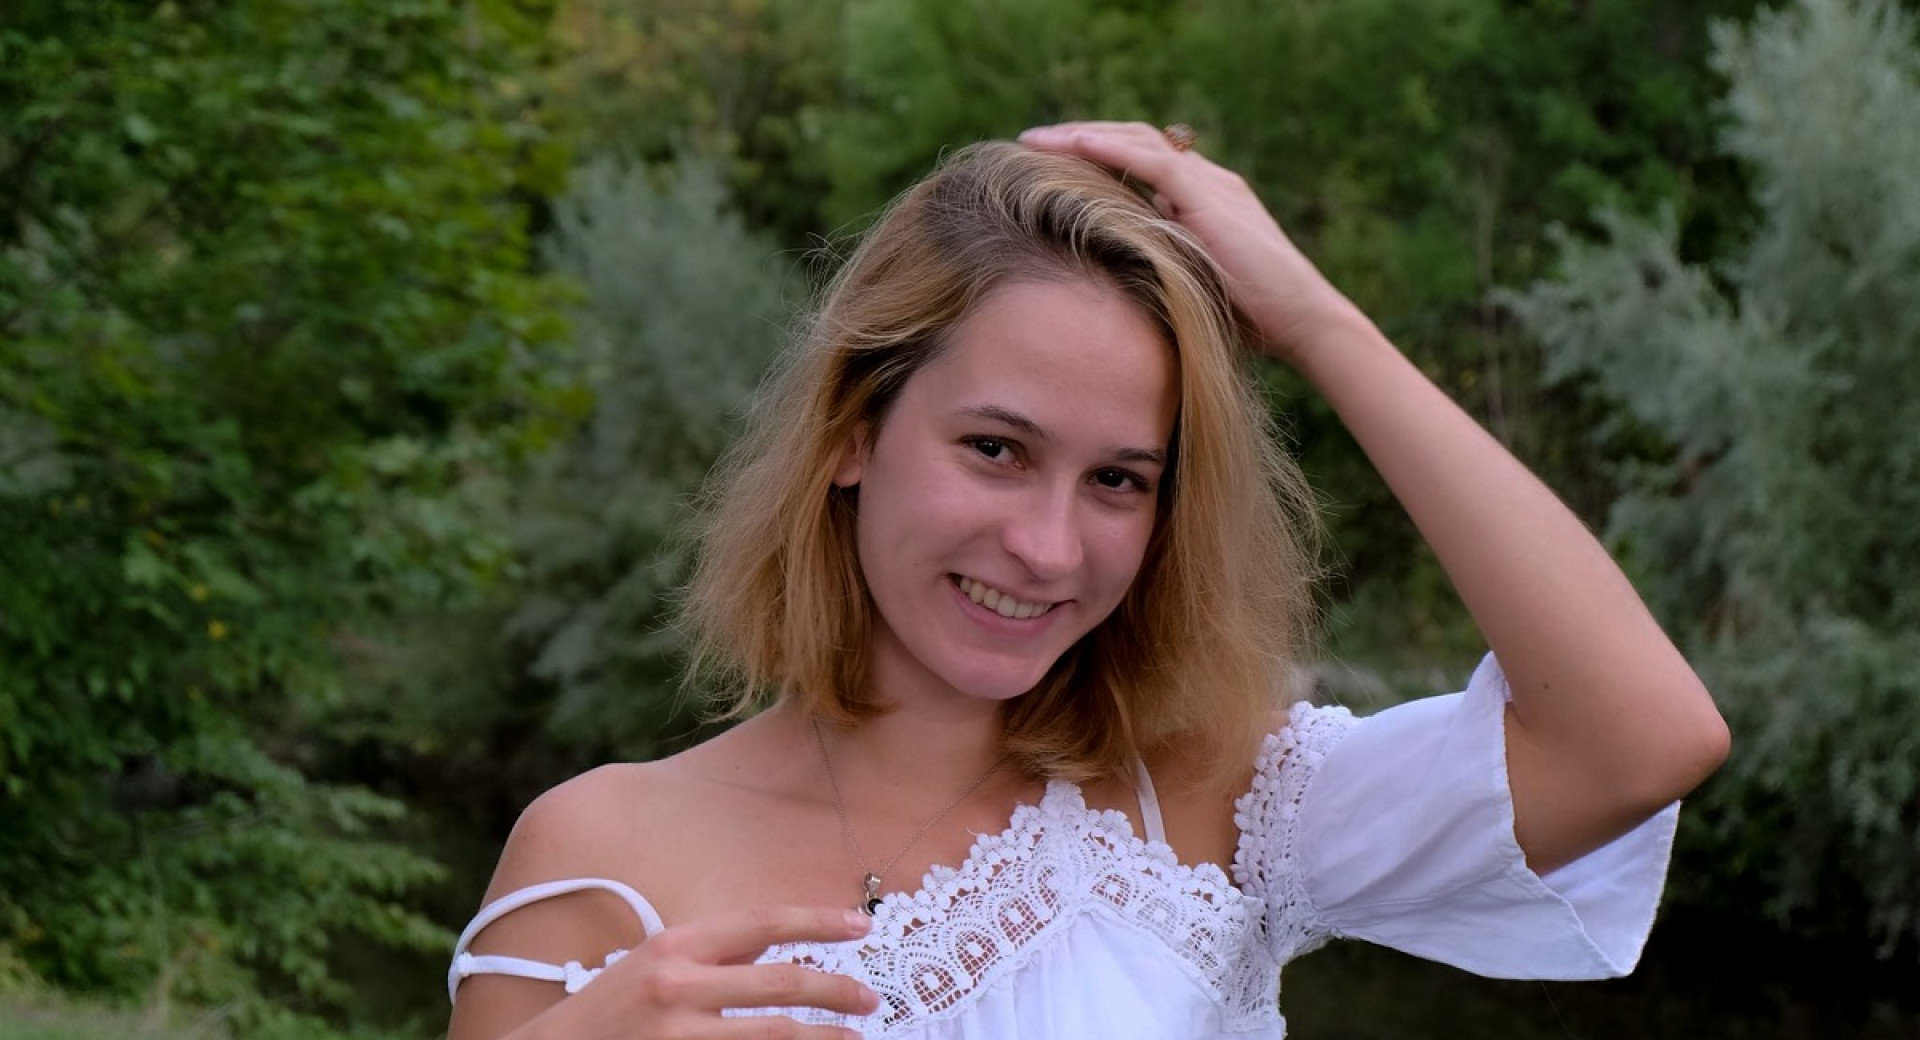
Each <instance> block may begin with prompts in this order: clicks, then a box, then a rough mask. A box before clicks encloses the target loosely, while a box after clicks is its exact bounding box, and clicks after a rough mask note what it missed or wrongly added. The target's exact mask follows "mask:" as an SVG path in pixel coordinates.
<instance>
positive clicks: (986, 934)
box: [447, 656, 1678, 1040]
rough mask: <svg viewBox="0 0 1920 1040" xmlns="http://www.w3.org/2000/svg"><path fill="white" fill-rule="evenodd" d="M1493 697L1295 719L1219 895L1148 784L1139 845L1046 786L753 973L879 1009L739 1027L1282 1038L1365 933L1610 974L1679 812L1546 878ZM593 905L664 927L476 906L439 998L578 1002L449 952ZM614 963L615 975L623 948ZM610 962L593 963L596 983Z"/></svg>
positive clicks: (1504, 963)
mask: <svg viewBox="0 0 1920 1040" xmlns="http://www.w3.org/2000/svg"><path fill="white" fill-rule="evenodd" d="M1507 696H1508V695H1507V686H1506V679H1505V677H1504V676H1503V675H1502V674H1501V672H1500V669H1499V666H1498V665H1497V663H1496V662H1495V661H1494V660H1493V658H1492V657H1491V656H1489V657H1488V658H1487V659H1486V661H1485V662H1483V663H1482V665H1481V666H1480V668H1479V669H1478V670H1477V671H1476V672H1475V673H1474V675H1473V678H1472V680H1471V681H1470V682H1469V683H1468V686H1467V689H1466V690H1465V691H1464V692H1462V693H1458V694H1453V695H1450V696H1446V697H1433V698H1428V699H1425V700H1419V701H1413V702H1410V703H1408V704H1403V705H1400V706H1398V707H1394V708H1390V709H1387V710H1386V711H1382V712H1380V713H1378V714H1376V715H1373V716H1370V717H1368V718H1365V719H1358V718H1355V717H1354V716H1353V715H1352V714H1351V713H1349V712H1348V711H1347V710H1346V709H1344V708H1316V707H1312V706H1310V705H1307V704H1299V705H1296V706H1295V707H1294V708H1293V710H1292V712H1291V714H1290V717H1289V721H1288V724H1287V725H1286V726H1285V727H1284V728H1283V729H1281V730H1280V731H1279V732H1278V733H1275V734H1272V735H1270V736H1268V737H1267V738H1266V740H1265V741H1264V743H1263V746H1262V748H1261V750H1260V755H1259V758H1258V761H1257V770H1256V772H1255V776H1254V781H1253V787H1252V789H1251V790H1249V791H1248V792H1247V793H1245V794H1244V795H1242V796H1241V797H1240V799H1239V800H1238V801H1237V802H1236V803H1235V813H1234V821H1235V823H1237V824H1238V825H1239V828H1240V840H1239V847H1238V850H1237V851H1236V852H1235V854H1234V861H1233V870H1232V876H1231V878H1229V877H1228V875H1227V873H1226V872H1224V871H1222V870H1221V869H1220V868H1218V867H1216V866H1214V865H1212V864H1201V865H1200V866H1197V867H1196V866H1188V865H1185V864H1182V863H1180V862H1178V861H1177V860H1176V859H1175V857H1174V854H1173V850H1172V849H1171V848H1170V847H1169V846H1168V845H1167V843H1166V839H1165V835H1164V833H1163V831H1162V828H1161V826H1160V813H1159V804H1158V801H1157V799H1156V798H1155V796H1154V794H1153V787H1152V780H1151V778H1150V777H1148V776H1147V774H1146V771H1145V770H1144V769H1139V770H1136V773H1137V779H1138V783H1139V787H1140V800H1141V807H1142V813H1141V814H1142V817H1143V819H1142V823H1143V829H1144V830H1145V831H1146V833H1145V834H1144V835H1136V834H1135V833H1134V832H1133V829H1132V827H1131V826H1130V824H1129V823H1128V821H1127V817H1126V815H1125V814H1123V813H1119V812H1113V811H1105V812H1095V811H1093V810H1090V809H1088V808H1087V806H1086V803H1085V801H1084V800H1083V799H1082V797H1081V792H1080V789H1079V788H1078V787H1077V786H1076V785H1074V784H1071V783H1065V782H1060V781H1055V782H1052V783H1049V784H1048V785H1047V790H1046V794H1045V795H1044V796H1043V797H1042V798H1041V800H1040V803H1039V804H1038V805H1021V806H1019V807H1018V808H1017V809H1015V810H1014V813H1013V818H1012V820H1011V821H1010V822H1009V824H1008V826H1007V829H1006V830H1005V831H1002V832H1001V833H999V834H997V835H983V836H981V837H980V839H979V840H978V841H977V842H976V843H975V844H974V846H973V851H972V852H971V853H969V854H968V856H967V858H966V860H965V861H963V862H962V863H961V864H960V865H959V866H958V867H935V868H934V869H933V870H932V871H931V872H930V873H929V874H928V875H927V877H926V880H925V883H924V884H923V886H922V887H921V888H920V890H919V891H917V892H913V893H895V894H892V895H889V896H887V897H886V898H885V900H884V902H883V903H882V904H881V906H880V908H879V910H878V912H877V913H876V914H875V917H874V927H873V930H872V932H871V933H869V934H868V935H867V936H866V937H865V938H862V939H859V940H854V941H851V942H845V943H795V944H789V945H783V946H776V947H773V948H771V949H769V950H767V951H766V952H765V953H763V954H762V955H761V956H760V958H759V960H760V963H774V962H781V961H786V962H791V963H796V964H802V965H806V966H809V967H814V968H818V969H820V970H823V971H830V972H836V973H840V974H845V975H849V976H852V977H853V978H856V979H859V980H861V981H862V982H865V983H866V984H867V985H869V986H872V987H873V988H874V989H875V990H876V991H878V992H879V994H880V996H881V1003H880V1009H879V1010H878V1011H877V1012H875V1013H874V1014H873V1015H870V1016H866V1017H849V1016H844V1015H838V1014H834V1013H830V1012H825V1011H821V1010H819V1009H810V1008H798V1009H795V1008H788V1009H740V1010H737V1011H732V1012H729V1013H730V1014H741V1015H752V1014H789V1015H792V1016H793V1017H795V1018H798V1019H800V1020H801V1021H803V1022H809V1023H834V1024H840V1025H847V1026H851V1027H853V1028H855V1029H858V1030H861V1031H862V1032H863V1033H864V1034H865V1035H866V1036H868V1037H896V1038H906V1037H913V1038H920V1040H962V1038H987V1037H993V1038H1019V1037H1090V1036H1127V1037H1143V1038H1166V1040H1174V1038H1180V1040H1189V1038H1205V1037H1226V1036H1234V1037H1259V1038H1266V1040H1280V1038H1281V1037H1284V1036H1285V1035H1286V1021H1285V1019H1284V1018H1283V1017H1282V1016H1281V1014H1280V1002H1279V998H1280V969H1281V968H1282V967H1283V966H1285V965H1286V964H1287V962H1289V961H1291V960H1292V959H1293V958H1295V957H1297V956H1299V955H1301V954H1303V953H1306V952H1308V951H1310V950H1313V949H1315V948H1317V947H1319V946H1321V945H1324V944H1325V943H1326V942H1327V941H1329V940H1331V939H1335V938H1355V939H1366V940H1369V941H1372V942H1377V943H1381V944H1383V945H1386V946H1391V947H1394V948H1395V949H1399V950H1403V951H1405V952H1407V953H1411V954H1415V955H1417V956H1420V957H1425V958H1429V959H1432V960H1437V961H1442V962H1444V963H1447V964H1451V965H1454V966H1456V967H1459V968H1463V969H1465V970H1467V971H1471V972H1475V973H1478V974H1481V975H1488V976H1493V977H1498V978H1528V979H1591V978H1606V977H1610V976H1615V975H1621V974H1625V973H1626V972H1628V971H1630V970H1632V968H1633V965H1634V963H1635V962H1636V961H1637V960H1638V959H1639V955H1640V949H1641V946H1642V945H1643V944H1644V943H1645V941H1646V936H1647V932H1648V929H1649V928H1651V926H1652V923H1653V915H1654V910H1655V908H1656V906H1657V905H1658V902H1659V898H1660V891H1661V888H1662V886H1663V884H1664V882H1665V877H1666V868H1667V859H1668V855H1669V852H1670V850H1671V848H1672V844H1673V831H1674V824H1675V821H1676V819H1677V812H1678V806H1677V805H1675V806H1669V807H1668V808H1667V809H1666V810H1665V811H1663V812H1661V813H1660V814H1659V815H1657V816H1655V817H1653V818H1652V819H1650V820H1648V821H1647V822H1645V823H1643V824H1641V825H1640V826H1639V827H1638V828H1636V829H1635V830H1633V831H1631V832H1630V833H1628V834H1626V835H1624V836H1622V837H1621V838H1619V839H1617V840H1615V841H1614V842H1612V843H1611V844H1609V845H1607V846H1605V847H1603V848H1601V849H1598V850H1596V851H1594V852H1592V853H1590V854H1588V855H1587V856H1585V857H1583V858H1582V859H1580V860H1577V861H1575V862H1574V863H1571V864H1569V865H1567V866H1565V867H1563V868H1561V869H1559V870H1556V871H1554V872H1553V873H1551V874H1548V875H1545V876H1544V877H1542V876H1540V875H1536V874H1534V873H1533V872H1532V871H1531V870H1529V869H1528V868H1527V865H1526V862H1525V859H1524V857H1523V855H1522V853H1521V851H1520V846H1519V844H1518V842H1517V841H1516V840H1515V839H1514V835H1513V803H1512V799H1511V797H1510V795H1509V793H1508V790H1507V768H1506V750H1505V740H1504V732H1503V720H1504V717H1505V706H1506V701H1507ZM582 888H597V889H605V890H609V891H613V892H615V893H617V894H619V895H621V896H622V897H623V898H624V899H626V901H627V902H628V904H629V905H630V906H632V907H633V910H634V912H635V914H637V915H638V916H639V918H640V920H641V922H642V924H643V926H644V928H645V930H646V933H647V934H648V935H649V936H651V935H653V934H654V933H655V932H657V931H658V930H659V929H660V927H661V924H660V918H659V915H658V914H657V913H655V912H654V910H653V908H652V906H650V905H649V904H648V903H647V901H646V899H645V898H644V897H642V896H641V895H640V894H639V893H637V892H635V891H633V890H632V889H631V888H629V887H627V886H626V885H622V884H620V883H619V882H615V881H603V880H599V879H580V880H576V881H564V882H554V883H551V884H547V885H535V886H532V887H530V888H527V889H522V890H520V891H518V892H515V893H512V894H511V895H508V896H505V897H503V898H501V899H500V900H497V901H496V902H494V903H492V904H489V905H488V906H487V907H485V908H484V909H482V910H481V912H480V914H479V915H478V916H476V917H475V918H474V920H473V922H472V923H471V924H470V925H468V926H467V929H466V931H465V932H464V933H463V934H462V935H461V936H460V941H459V944H458V945H457V946H456V948H455V952H454V959H453V966H452V969H451V970H450V971H449V973H448V978H447V986H448V993H449V996H451V995H452V994H453V993H454V991H455V990H456V989H457V988H458V986H459V983H460V980H461V979H462V978H464V977H466V976H468V975H474V974H482V973H499V974H510V975H518V976H522V977H528V978H537V979H546V980H549V981H553V982H558V983H561V984H563V985H564V986H565V987H566V990H567V992H568V993H573V992H576V991H578V990H579V989H580V988H581V987H582V986H584V985H586V984H587V983H588V982H589V981H591V980H592V978H593V977H594V976H595V975H597V974H599V971H600V970H601V968H590V967H584V966H582V965H580V964H577V963H569V964H565V965H550V964H543V963H539V962H534V961H528V960H523V959H520V958H513V957H500V956H483V955H475V954H471V953H468V952H466V951H467V946H468V944H469V943H470V942H471V941H472V939H473V937H474V936H475V935H477V934H479V932H480V930H481V929H483V928H485V927H486V926H487V925H488V924H490V923H492V922H493V921H495V920H498V919H499V918H500V917H501V916H502V915H503V914H506V913H509V912H511V911H513V910H515V909H518V908H519V907H521V906H525V905H527V904H528V903H531V902H535V901H537V900H539V899H544V898H547V897H550V896H554V895H559V894H562V893H563V892H571V891H578V890H580V889H582ZM625 952H626V951H624V950H616V951H614V952H613V953H611V954H609V955H608V957H607V958H606V962H605V963H606V964H612V963H613V962H614V961H616V960H618V959H619V958H620V957H621V956H623V955H624V954H625ZM604 966H605V965H602V967H604Z"/></svg>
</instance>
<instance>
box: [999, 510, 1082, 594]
mask: <svg viewBox="0 0 1920 1040" xmlns="http://www.w3.org/2000/svg"><path fill="white" fill-rule="evenodd" d="M1013 508H1014V513H1013V515H1011V516H1009V517H1007V519H1006V527H1005V537H1004V544H1005V545H1006V548H1007V551H1008V552H1009V553H1011V554H1012V555H1013V556H1014V557H1015V558H1017V559H1019V560H1020V562H1021V563H1023V564H1025V565H1026V568H1027V570H1028V571H1029V572H1031V573H1032V574H1033V576H1034V577H1036V578H1041V579H1048V580H1050V579H1054V578H1059V577H1062V576H1064V575H1066V574H1069V573H1071V572H1072V571H1073V570H1074V569H1075V568H1077V567H1079V566H1080V561H1081V557H1082V553H1083V546H1082V544H1081V532H1080V523H1079V515H1078V508H1079V505H1078V502H1077V500H1076V496H1075V494H1074V489H1071V488H1055V487H1035V488H1034V489H1033V493H1032V494H1027V495H1021V496H1018V498H1017V499H1016V500H1015V502H1014V505H1013Z"/></svg>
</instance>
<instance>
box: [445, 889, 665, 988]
mask: <svg viewBox="0 0 1920 1040" xmlns="http://www.w3.org/2000/svg"><path fill="white" fill-rule="evenodd" d="M591 890H598V891H602V892H612V893H613V894H614V895H616V896H619V897H620V898H621V899H623V900H625V901H626V904H627V906H628V907H629V908H631V909H632V910H633V914H634V916H635V917H638V918H639V919H640V927H641V929H643V930H644V931H645V932H646V934H647V938H649V939H651V938H653V937H654V936H655V935H658V934H659V933H660V931H661V929H663V928H665V927H666V925H665V924H663V923H661V921H660V914H659V913H658V912H657V911H655V910H654V908H653V904H652V903H649V902H647V899H646V897H645V896H643V895H641V894H640V893H638V892H636V891H634V890H633V888H632V886H630V885H625V884H622V883H621V882H618V881H609V880H607V879H605V878H572V879H570V880H567V881H547V882H543V883H541V884H538V885H528V886H527V887H525V888H522V889H517V890H515V891H512V892H509V893H507V894H506V895H504V896H501V897H500V898H498V899H496V900H494V901H493V902H491V903H488V904H487V905H486V906H484V907H481V908H480V912H479V913H477V914H475V915H473V920H472V921H470V922H468V923H467V927H466V930H465V931H463V932H461V933H460V939H459V941H458V942H456V943H454V944H453V966H452V967H451V968H449V969H448V970H447V999H448V1000H452V999H454V992H455V991H456V990H458V989H459V987H460V980H461V979H463V978H466V977H467V976H468V975H482V974H492V975H516V976H519V977H520V978H526V979H538V980H540V981H542V982H562V983H565V984H566V987H567V992H568V993H573V992H576V991H578V990H579V988H580V987H581V986H584V985H586V983H587V982H588V981H589V980H590V979H592V977H593V976H595V975H598V974H599V973H600V971H599V969H583V968H581V966H580V965H579V964H578V963H577V962H568V963H567V964H564V965H562V964H547V963H545V962H543V961H531V960H526V959H524V958H521V957H501V956H491V955H476V954H471V953H468V952H467V945H468V944H469V943H471V942H473V938H474V936H476V935H479V934H480V933H481V932H482V931H484V930H485V929H486V927H487V926H488V925H490V924H492V923H493V922H495V921H498V920H499V919H501V918H502V917H505V916H506V915H508V914H510V913H512V912H514V911H515V910H518V909H520V908H521V907H523V906H526V905H528V904H529V903H537V902H539V901H541V900H542V899H552V898H553V897H554V896H564V895H567V894H569V893H572V892H585V891H591ZM616 959H617V958H615V957H609V958H608V960H607V963H609V964H611V963H613V961H614V960H616Z"/></svg>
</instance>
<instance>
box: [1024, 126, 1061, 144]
mask: <svg viewBox="0 0 1920 1040" xmlns="http://www.w3.org/2000/svg"><path fill="white" fill-rule="evenodd" d="M1059 132H1060V130H1059V127H1054V126H1035V127H1029V128H1027V129H1025V130H1022V131H1021V132H1020V140H1022V141H1025V140H1028V139H1029V138H1034V137H1052V136H1053V135H1054V134H1056V133H1059Z"/></svg>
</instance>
